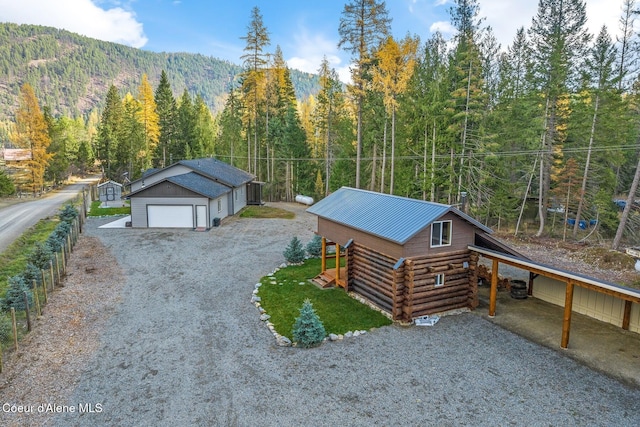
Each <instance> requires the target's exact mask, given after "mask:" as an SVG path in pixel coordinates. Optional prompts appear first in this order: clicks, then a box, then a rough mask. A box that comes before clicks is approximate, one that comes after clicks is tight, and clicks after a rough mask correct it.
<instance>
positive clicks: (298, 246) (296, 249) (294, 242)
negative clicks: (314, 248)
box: [282, 236, 304, 264]
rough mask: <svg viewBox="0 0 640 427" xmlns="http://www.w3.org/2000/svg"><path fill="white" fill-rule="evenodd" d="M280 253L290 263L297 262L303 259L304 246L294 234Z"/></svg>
mask: <svg viewBox="0 0 640 427" xmlns="http://www.w3.org/2000/svg"><path fill="white" fill-rule="evenodd" d="M282 255H284V259H286V260H287V262H289V263H291V264H298V263H301V262H302V261H304V247H303V246H302V242H300V239H298V237H296V236H294V237H293V238H292V239H291V241H290V242H289V246H287V248H286V249H285V250H284V252H283V253H282Z"/></svg>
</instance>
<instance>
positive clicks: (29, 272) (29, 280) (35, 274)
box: [22, 263, 48, 289]
mask: <svg viewBox="0 0 640 427" xmlns="http://www.w3.org/2000/svg"><path fill="white" fill-rule="evenodd" d="M47 267H48V265H47ZM41 270H44V269H40V268H38V267H37V266H35V265H33V264H31V263H28V264H27V267H26V268H25V269H24V272H23V273H22V277H23V279H24V281H25V283H26V284H27V286H28V287H29V289H33V281H34V280H35V282H36V286H39V285H41V284H42V272H41Z"/></svg>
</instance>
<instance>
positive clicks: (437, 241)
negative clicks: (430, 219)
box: [431, 221, 451, 248]
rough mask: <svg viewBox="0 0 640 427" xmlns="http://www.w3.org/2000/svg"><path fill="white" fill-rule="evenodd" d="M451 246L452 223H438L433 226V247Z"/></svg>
mask: <svg viewBox="0 0 640 427" xmlns="http://www.w3.org/2000/svg"><path fill="white" fill-rule="evenodd" d="M450 244H451V221H436V222H434V223H433V224H431V247H432V248H436V247H438V246H449V245H450Z"/></svg>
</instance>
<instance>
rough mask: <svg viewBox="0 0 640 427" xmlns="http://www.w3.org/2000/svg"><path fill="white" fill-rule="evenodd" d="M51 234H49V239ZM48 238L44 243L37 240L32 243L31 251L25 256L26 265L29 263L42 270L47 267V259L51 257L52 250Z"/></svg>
mask: <svg viewBox="0 0 640 427" xmlns="http://www.w3.org/2000/svg"><path fill="white" fill-rule="evenodd" d="M50 238H51V235H50V236H49V239H50ZM49 239H47V241H46V242H45V243H41V242H38V243H36V244H35V245H34V249H33V251H31V253H30V254H29V255H28V256H27V265H28V264H31V265H33V266H34V267H36V268H38V269H40V270H44V269H46V268H49V261H50V260H51V258H52V257H53V250H52V248H51V243H50V242H49Z"/></svg>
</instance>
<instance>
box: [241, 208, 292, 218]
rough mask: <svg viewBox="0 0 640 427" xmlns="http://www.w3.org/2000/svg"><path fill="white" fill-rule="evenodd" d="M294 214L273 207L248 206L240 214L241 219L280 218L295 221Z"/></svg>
mask: <svg viewBox="0 0 640 427" xmlns="http://www.w3.org/2000/svg"><path fill="white" fill-rule="evenodd" d="M295 216H296V214H294V213H293V212H290V211H287V210H284V209H280V208H274V207H271V206H247V207H245V208H244V209H242V212H240V218H280V219H293V218H295Z"/></svg>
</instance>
